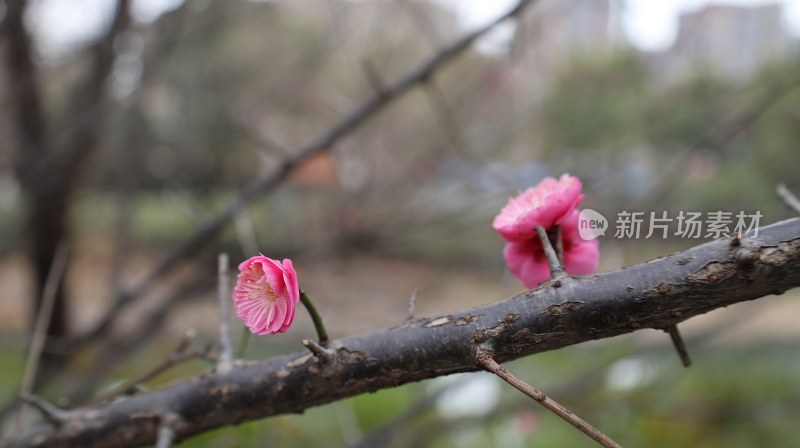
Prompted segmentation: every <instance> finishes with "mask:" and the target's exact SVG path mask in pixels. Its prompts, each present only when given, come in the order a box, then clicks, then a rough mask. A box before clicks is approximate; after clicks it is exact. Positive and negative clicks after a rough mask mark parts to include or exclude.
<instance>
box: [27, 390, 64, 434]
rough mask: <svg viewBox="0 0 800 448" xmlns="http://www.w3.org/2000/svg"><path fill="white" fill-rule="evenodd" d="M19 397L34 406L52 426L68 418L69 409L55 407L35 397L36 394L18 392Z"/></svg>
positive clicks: (56, 425) (59, 424) (57, 425)
mask: <svg viewBox="0 0 800 448" xmlns="http://www.w3.org/2000/svg"><path fill="white" fill-rule="evenodd" d="M19 399H20V400H22V401H23V402H25V403H27V404H29V405H31V406H33V407H34V408H36V410H38V411H39V412H40V413H41V414H42V416H43V417H44V418H45V420H47V421H48V422H49V423H50V424H51V425H53V426H54V427H59V426H61V425H62V424H64V422H66V421H67V420H69V417H70V412H69V411H67V410H64V409H60V408H57V407H55V406H53V405H52V404H50V403H48V402H46V401H44V400H42V399H41V398H39V397H37V396H36V395H29V394H25V395H23V394H20V396H19Z"/></svg>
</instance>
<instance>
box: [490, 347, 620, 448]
mask: <svg viewBox="0 0 800 448" xmlns="http://www.w3.org/2000/svg"><path fill="white" fill-rule="evenodd" d="M475 358H476V360H477V361H478V364H480V365H481V366H483V367H484V368H485V369H486V370H488V371H490V372H492V373H494V374H495V375H497V376H499V377H500V378H502V379H503V381H505V382H506V383H508V384H510V385H512V386H514V387H515V388H516V389H517V390H519V391H520V392H522V393H523V394H525V395H527V396H529V397H531V398H533V399H534V400H536V401H537V402H539V404H541V405H542V406H544V407H545V408H547V410H549V411H550V412H552V413H554V414H556V415H557V416H559V417H561V418H562V419H563V420H564V421H566V422H567V423H569V424H570V425H572V426H574V427H575V428H577V429H578V430H580V431H581V432H582V433H584V434H586V435H587V436H589V437H591V438H592V439H593V440H594V441H596V442H597V443H599V444H600V445H602V446H604V447H606V448H622V447H621V445H619V444H618V443H616V442H614V441H613V440H611V438H610V437H608V436H607V435H605V434H603V433H602V432H600V431H599V430H598V429H596V428H594V427H593V426H592V425H590V424H588V423H586V422H585V421H584V420H583V419H581V418H580V417H578V416H577V415H575V414H573V413H572V412H570V410H569V409H567V408H565V407H564V406H562V405H560V404H558V403H557V402H556V401H555V400H553V399H552V398H550V397H548V396H547V395H545V394H544V393H543V392H542V391H540V390H538V389H536V388H535V387H533V386H531V385H530V384H528V383H526V382H525V381H522V380H521V379H520V378H519V377H517V376H516V375H514V374H513V373H511V372H509V371H508V370H506V369H505V368H504V367H503V366H501V365H500V364H498V363H497V362H496V361H495V360H494V359H493V358H492V356H491V355H490V354H489V353H488V352H486V351H483V350H480V351H478V353H477V354H476V356H475Z"/></svg>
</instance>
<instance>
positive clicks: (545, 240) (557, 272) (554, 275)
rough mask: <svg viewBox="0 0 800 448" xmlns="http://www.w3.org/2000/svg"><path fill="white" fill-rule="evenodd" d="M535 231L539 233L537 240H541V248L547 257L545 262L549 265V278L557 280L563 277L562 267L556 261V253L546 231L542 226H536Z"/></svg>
mask: <svg viewBox="0 0 800 448" xmlns="http://www.w3.org/2000/svg"><path fill="white" fill-rule="evenodd" d="M536 233H537V234H538V235H539V240H541V241H542V248H543V249H544V256H545V258H547V264H548V265H549V266H550V278H551V279H553V280H559V279H561V277H564V275H565V274H564V268H562V267H561V263H560V262H559V261H558V254H556V251H555V249H553V245H552V244H551V243H550V237H548V236H547V231H546V230H544V227H542V226H536Z"/></svg>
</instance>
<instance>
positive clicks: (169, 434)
mask: <svg viewBox="0 0 800 448" xmlns="http://www.w3.org/2000/svg"><path fill="white" fill-rule="evenodd" d="M174 439H175V430H174V429H172V427H171V426H170V425H169V424H168V423H167V422H166V421H162V422H161V424H160V425H159V426H158V440H157V441H156V448H170V447H171V446H172V441H173V440H174Z"/></svg>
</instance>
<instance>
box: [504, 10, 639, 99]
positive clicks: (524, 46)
mask: <svg viewBox="0 0 800 448" xmlns="http://www.w3.org/2000/svg"><path fill="white" fill-rule="evenodd" d="M627 46H628V44H627V42H626V40H625V36H624V34H623V31H622V25H621V7H620V0H542V1H540V2H538V3H537V4H536V5H535V7H533V8H531V9H530V10H529V11H528V12H527V13H526V14H524V15H523V16H522V18H521V20H520V21H519V24H518V26H517V31H516V33H515V36H514V40H513V42H512V47H511V51H512V54H513V55H514V56H515V57H516V58H517V60H518V61H519V63H520V69H521V71H522V72H523V73H524V76H525V77H526V79H527V80H528V83H529V84H531V85H541V86H544V85H546V84H547V83H548V81H550V80H552V78H553V77H554V76H555V75H556V74H557V73H558V69H560V68H562V67H563V66H564V65H565V64H566V63H567V62H569V61H570V60H571V59H572V58H573V57H575V55H576V54H581V53H598V52H603V51H612V50H614V49H617V48H620V47H627Z"/></svg>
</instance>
